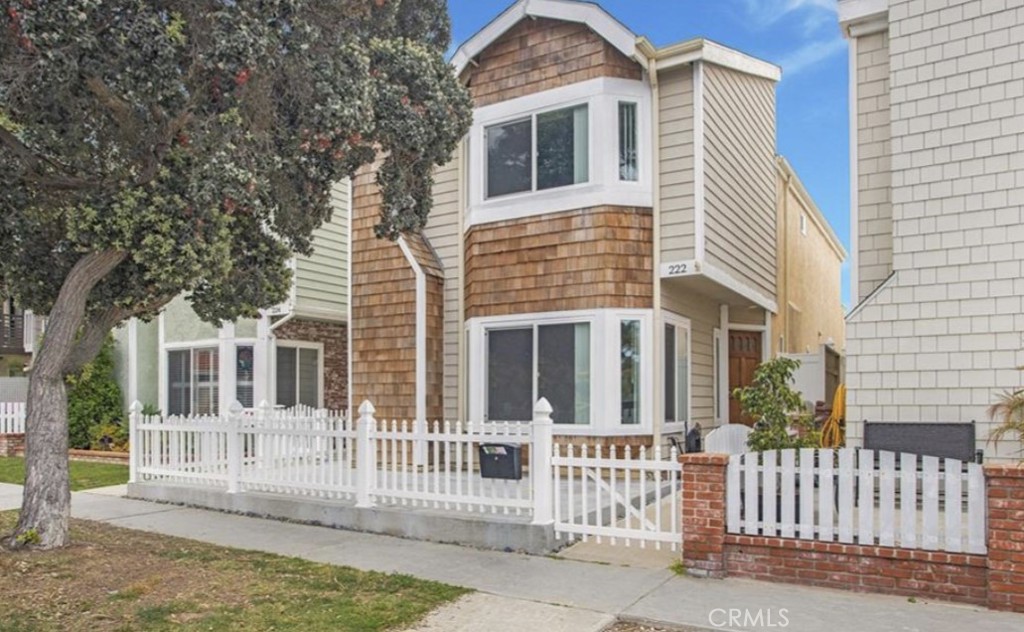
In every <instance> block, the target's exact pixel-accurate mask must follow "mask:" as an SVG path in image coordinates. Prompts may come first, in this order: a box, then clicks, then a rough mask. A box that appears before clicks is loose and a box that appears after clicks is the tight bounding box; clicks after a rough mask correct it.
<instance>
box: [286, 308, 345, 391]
mask: <svg viewBox="0 0 1024 632" xmlns="http://www.w3.org/2000/svg"><path fill="white" fill-rule="evenodd" d="M274 333H275V334H276V336H277V339H278V340H295V341H302V342H321V343H323V345H324V406H326V407H327V408H330V409H331V410H345V409H346V408H348V327H347V325H345V324H344V323H329V322H324V321H318V320H307V319H304V318H295V319H292V320H290V321H288V322H286V323H285V324H283V325H281V327H279V328H278V329H277V330H276V331H275V332H274Z"/></svg>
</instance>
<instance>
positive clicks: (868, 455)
mask: <svg viewBox="0 0 1024 632" xmlns="http://www.w3.org/2000/svg"><path fill="white" fill-rule="evenodd" d="M874 474H875V453H874V452H873V451H872V450H860V451H858V452H857V488H858V489H857V492H858V493H857V542H858V543H859V544H874V543H875V476H874Z"/></svg>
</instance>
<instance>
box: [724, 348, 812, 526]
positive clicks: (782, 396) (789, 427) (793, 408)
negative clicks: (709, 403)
mask: <svg viewBox="0 0 1024 632" xmlns="http://www.w3.org/2000/svg"><path fill="white" fill-rule="evenodd" d="M799 367H800V361H799V360H794V359H792V358H785V357H778V358H775V359H773V360H769V361H767V362H764V363H762V364H761V366H759V367H758V368H757V370H756V371H755V372H754V379H753V381H752V382H751V383H750V386H745V387H743V388H737V389H735V390H734V391H733V397H735V398H736V399H737V400H739V402H740V406H741V407H742V409H743V412H744V413H745V414H746V415H748V416H749V417H750V418H751V419H753V420H754V426H753V430H752V432H751V433H750V437H748V439H747V446H748V447H749V448H750V449H751V450H752V451H754V452H765V451H768V450H786V449H790V448H817V447H818V446H819V445H820V444H821V431H820V430H819V429H818V428H817V426H816V425H815V423H814V416H813V415H812V414H811V413H810V412H809V411H808V410H807V409H806V408H805V407H804V403H803V398H802V397H801V395H800V393H799V392H797V391H795V390H793V387H792V386H791V384H792V379H793V373H794V372H795V371H796V370H797V369H798V368H799ZM797 458H799V454H797ZM796 484H797V486H798V487H797V496H796V498H794V503H795V509H796V511H797V516H796V519H797V520H798V521H799V519H800V517H799V511H800V490H799V481H796ZM775 489H776V490H777V491H776V514H775V515H776V516H781V515H782V491H781V488H780V486H779V485H776V487H775ZM762 502H763V500H762ZM758 512H759V514H760V515H759V519H762V518H763V516H764V508H763V505H761V504H759V507H758Z"/></svg>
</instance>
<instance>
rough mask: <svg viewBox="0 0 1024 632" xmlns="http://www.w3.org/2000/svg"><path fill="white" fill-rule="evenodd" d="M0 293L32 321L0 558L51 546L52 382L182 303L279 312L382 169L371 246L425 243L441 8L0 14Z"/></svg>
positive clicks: (57, 525) (61, 480)
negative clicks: (21, 464)
mask: <svg viewBox="0 0 1024 632" xmlns="http://www.w3.org/2000/svg"><path fill="white" fill-rule="evenodd" d="M0 7H3V9H4V14H3V16H0V22H2V23H3V24H0V26H2V28H0V214H2V216H0V281H2V283H3V284H4V285H6V287H7V289H8V290H9V291H10V292H12V293H13V295H14V297H15V298H16V299H17V301H18V302H19V303H20V304H21V305H23V306H24V307H26V308H30V309H32V310H34V311H36V312H38V313H44V314H48V315H49V321H48V325H47V330H46V335H45V337H44V339H43V342H42V345H41V347H40V348H39V350H38V353H37V355H36V357H35V360H34V362H33V366H32V371H31V374H30V377H29V407H28V421H27V437H26V442H27V446H26V452H27V470H28V471H27V477H26V484H25V496H24V501H23V505H22V511H21V516H20V519H19V522H18V526H17V529H16V531H15V533H14V534H13V536H12V537H11V538H9V539H8V540H7V542H8V544H9V545H15V544H19V543H21V544H24V543H31V544H33V545H35V546H39V547H42V548H51V547H57V546H62V545H64V544H65V543H66V542H67V540H68V516H69V506H70V492H69V490H68V471H67V436H68V427H67V398H66V391H65V377H66V376H67V375H69V374H72V373H74V372H75V371H76V370H77V369H79V368H80V367H81V366H82V365H83V364H85V363H86V362H88V361H89V360H91V359H92V358H93V357H94V356H95V355H96V353H97V352H98V350H99V349H100V347H101V345H102V344H103V341H104V339H105V338H106V337H107V335H108V333H109V332H110V330H111V329H112V328H113V327H114V326H116V325H117V324H118V323H120V322H122V321H124V320H125V319H127V318H130V317H140V318H149V317H152V316H154V315H155V314H156V313H157V312H159V311H160V309H161V308H162V307H163V306H164V305H166V304H167V302H168V301H170V300H171V299H172V298H173V297H175V296H177V295H179V294H182V293H184V294H185V295H186V296H187V297H188V299H189V300H190V301H191V304H192V307H193V308H194V309H195V310H196V312H197V313H198V314H199V315H200V316H202V317H203V318H204V319H206V320H209V321H210V322H221V321H230V320H234V319H236V318H239V317H243V316H246V317H252V316H256V315H257V313H258V310H259V309H261V308H265V307H269V306H271V305H273V304H276V303H279V302H281V301H282V300H283V299H284V298H285V296H286V291H287V287H288V285H289V283H290V275H289V272H288V270H287V267H286V261H287V260H288V259H289V257H291V256H292V253H294V252H299V253H309V252H310V247H311V234H312V231H313V230H314V229H315V228H316V227H318V226H320V225H321V223H323V222H324V221H325V220H326V219H328V218H329V217H330V214H331V207H330V205H329V188H330V185H331V183H332V182H334V181H337V180H339V179H341V178H344V177H346V176H352V175H353V174H354V172H355V171H356V170H357V169H358V168H359V167H361V166H363V165H366V164H368V163H371V162H373V161H374V160H376V159H377V157H383V162H382V163H381V164H380V166H379V169H378V173H377V181H378V183H379V185H380V186H381V189H382V194H383V207H382V212H381V217H380V222H379V224H378V226H377V232H378V234H379V235H380V236H382V237H386V238H396V237H397V236H398V235H400V234H401V233H403V232H407V231H416V230H418V229H419V228H421V227H422V225H423V223H424V222H425V220H426V217H427V213H428V212H429V210H430V200H431V198H430V186H431V173H432V170H433V168H434V166H435V165H439V164H443V163H444V162H446V161H447V160H448V158H449V156H450V154H451V152H452V151H453V150H454V148H455V146H456V144H457V142H458V140H459V139H460V138H461V137H462V136H463V134H464V133H465V132H466V129H467V127H468V125H469V118H470V111H471V110H470V104H469V98H468V96H467V95H466V93H465V90H464V89H463V88H462V86H460V85H459V83H458V81H457V80H456V78H455V77H454V76H453V73H452V71H451V68H450V67H449V66H448V65H447V64H446V63H445V62H444V58H443V55H444V52H445V49H446V48H447V46H448V43H449V20H448V15H447V9H446V6H445V2H444V0H61V1H59V2H58V1H56V0H0Z"/></svg>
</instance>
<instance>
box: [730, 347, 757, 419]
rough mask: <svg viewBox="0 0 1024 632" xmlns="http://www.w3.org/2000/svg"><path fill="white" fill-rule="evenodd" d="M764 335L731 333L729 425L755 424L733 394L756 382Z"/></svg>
mask: <svg viewBox="0 0 1024 632" xmlns="http://www.w3.org/2000/svg"><path fill="white" fill-rule="evenodd" d="M762 335H763V334H762V333H761V332H760V331H730V332H729V423H732V424H746V425H748V426H752V425H753V424H754V420H753V419H751V418H750V417H748V416H747V415H744V414H743V412H742V411H741V410H740V403H739V400H737V399H736V398H735V397H733V396H732V392H733V389H737V388H742V387H744V386H749V385H750V383H751V382H753V381H754V371H755V370H757V367H758V365H759V364H761V357H762V355H761V354H762V347H761V336H762Z"/></svg>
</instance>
